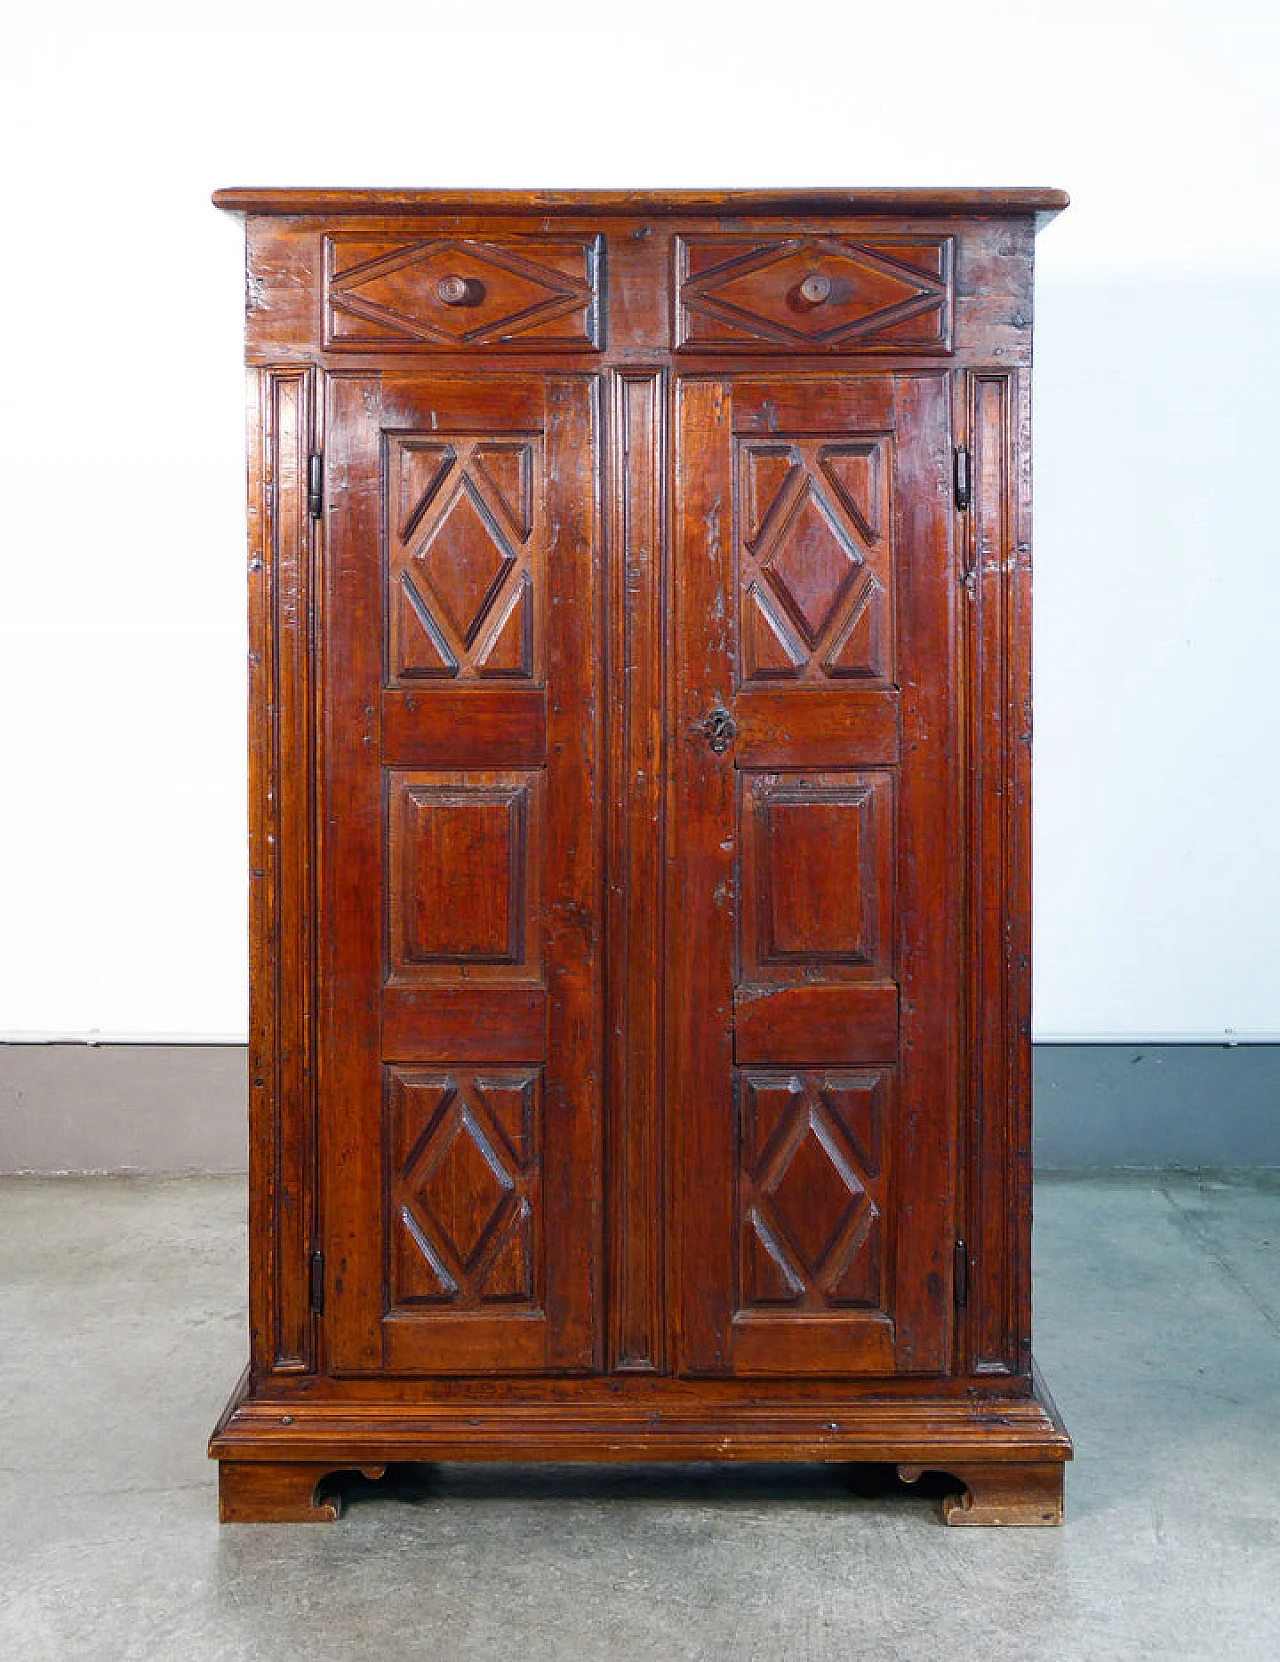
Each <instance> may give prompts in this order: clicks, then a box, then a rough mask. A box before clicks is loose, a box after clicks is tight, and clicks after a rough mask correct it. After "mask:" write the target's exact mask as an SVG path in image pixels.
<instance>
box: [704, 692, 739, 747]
mask: <svg viewBox="0 0 1280 1662" xmlns="http://www.w3.org/2000/svg"><path fill="white" fill-rule="evenodd" d="M702 731H703V732H704V733H705V734H706V735H707V743H708V744H709V745H710V746H711V748H712V750H714V751H715V753H716V755H717V756H722V755H723V754H724V752H725V751H726V750H728V748H729V746H730V745H731V744H732V743H733V736H734V734H735V733H736V732H737V731H738V724H737V722H735V721H734V719H733V717H732V716H731V715H730V714H729V712H728V710H726V709H725V707H724V705H723V704H716V705H715V706H713V708H712V709H710V710H709V711H708V712H707V715H706V719H705V720H704V721H703V723H702Z"/></svg>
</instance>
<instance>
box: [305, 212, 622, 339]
mask: <svg viewBox="0 0 1280 1662" xmlns="http://www.w3.org/2000/svg"><path fill="white" fill-rule="evenodd" d="M601 247H602V241H601V238H600V237H598V236H596V237H541V238H538V239H536V240H535V239H533V238H528V239H526V238H523V237H511V238H506V239H503V238H497V239H481V238H475V237H429V238H419V239H415V240H412V241H406V240H405V239H404V238H403V237H401V238H384V239H381V240H380V239H378V238H376V237H370V236H361V235H350V236H342V235H338V236H329V237H326V238H325V280H324V323H325V345H326V347H330V348H333V347H337V348H342V347H347V348H353V349H356V350H359V351H362V352H367V351H369V350H371V349H372V350H379V351H388V350H389V351H396V350H400V351H412V352H421V351H422V350H424V349H427V350H429V349H431V348H432V347H435V348H439V349H441V350H444V351H451V352H456V351H458V350H466V349H467V348H469V347H483V348H484V349H485V351H486V352H492V351H494V350H495V349H497V350H499V351H501V350H503V349H504V348H516V349H519V348H524V349H525V350H531V349H533V350H545V349H546V348H548V347H552V348H557V347H559V348H571V349H577V350H578V351H581V350H582V349H583V348H587V349H598V348H599V346H600V344H601V342H600V314H601V294H600V278H601V258H600V255H601Z"/></svg>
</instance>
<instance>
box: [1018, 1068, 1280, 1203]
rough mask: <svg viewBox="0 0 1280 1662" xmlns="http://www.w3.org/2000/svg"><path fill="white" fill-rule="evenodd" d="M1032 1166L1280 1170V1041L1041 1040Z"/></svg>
mask: <svg viewBox="0 0 1280 1662" xmlns="http://www.w3.org/2000/svg"><path fill="white" fill-rule="evenodd" d="M1033 1057H1034V1061H1033V1075H1032V1076H1033V1079H1034V1081H1035V1164H1036V1167H1037V1169H1038V1170H1041V1171H1090V1170H1101V1169H1105V1168H1113V1167H1117V1166H1135V1167H1153V1168H1167V1167H1170V1166H1174V1167H1180V1168H1184V1169H1188V1170H1190V1169H1204V1170H1219V1171H1221V1170H1233V1169H1236V1168H1244V1167H1250V1166H1267V1167H1269V1166H1280V1045H1274V1044H1249V1045H1244V1044H1240V1045H1233V1044H1222V1043H1219V1044H1156V1045H1141V1044H1138V1045H1135V1044H1105V1045H1088V1044H1051V1045H1046V1044H1038V1045H1036V1046H1035V1049H1034V1052H1033Z"/></svg>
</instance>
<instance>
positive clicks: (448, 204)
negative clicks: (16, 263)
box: [213, 186, 1070, 225]
mask: <svg viewBox="0 0 1280 1662" xmlns="http://www.w3.org/2000/svg"><path fill="white" fill-rule="evenodd" d="M213 201H214V205H215V206H216V207H219V208H227V209H229V210H230V211H231V212H233V213H244V214H294V215H320V216H324V217H326V218H327V217H331V216H332V215H335V214H387V213H393V214H414V213H423V214H429V213H454V214H456V213H472V214H490V213H520V212H524V213H528V212H530V211H531V210H532V211H533V212H535V213H543V214H547V215H552V214H565V215H582V214H590V215H597V214H629V215H636V214H641V215H647V216H657V215H660V214H707V213H710V214H716V215H717V216H720V217H722V218H729V217H743V218H752V217H755V216H759V215H767V214H840V215H844V214H874V215H878V216H885V215H898V214H902V215H914V216H917V217H922V216H927V215H935V214H936V215H947V214H1008V215H1024V216H1025V215H1027V214H1034V215H1035V216H1036V223H1037V224H1038V225H1039V224H1043V223H1044V222H1045V221H1047V220H1048V219H1050V218H1052V217H1053V215H1054V214H1056V213H1059V212H1061V210H1062V209H1063V208H1065V207H1066V206H1067V203H1068V202H1069V201H1070V198H1069V197H1068V196H1067V193H1066V192H1065V191H1061V190H1049V189H1047V188H1035V187H1030V188H1028V187H1023V188H1016V189H1009V190H996V189H981V190H972V189H954V188H951V187H946V186H937V187H929V188H921V187H914V188H912V189H904V190H889V189H881V190H832V189H826V188H823V189H814V190H537V191H518V190H312V189H309V188H305V187H303V188H291V189H272V188H270V187H265V188H262V189H253V188H246V187H240V186H236V187H233V188H232V189H229V190H219V191H215V192H214V197H213Z"/></svg>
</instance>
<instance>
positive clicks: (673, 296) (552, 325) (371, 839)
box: [211, 190, 1071, 1523]
mask: <svg viewBox="0 0 1280 1662" xmlns="http://www.w3.org/2000/svg"><path fill="white" fill-rule="evenodd" d="M215 200H216V201H217V203H218V205H219V206H220V207H223V208H226V209H231V210H233V211H235V212H237V213H240V214H242V215H243V216H244V217H245V221H246V229H247V237H248V269H247V305H248V321H247V351H248V363H249V406H250V415H249V433H250V490H249V525H250V533H249V584H250V605H251V654H250V662H251V670H250V679H251V689H250V690H251V746H252V758H251V768H252V774H251V799H252V826H251V869H252V988H253V1008H252V1036H251V1045H250V1079H251V1102H250V1136H251V1147H250V1158H251V1203H250V1205H251V1216H250V1234H251V1289H250V1294H251V1316H250V1327H251V1349H250V1361H249V1365H248V1368H247V1370H246V1372H245V1375H244V1378H243V1379H242V1381H241V1383H240V1385H239V1387H238V1388H237V1390H236V1392H235V1394H234V1396H233V1398H232V1400H231V1402H230V1404H229V1405H228V1408H227V1410H226V1413H225V1414H224V1416H223V1418H222V1420H221V1421H220V1423H219V1425H218V1427H217V1429H216V1431H215V1432H214V1435H213V1439H212V1443H211V1453H212V1454H213V1455H214V1457H216V1458H217V1459H218V1460H219V1461H220V1463H221V1465H220V1488H221V1497H222V1515H223V1517H224V1518H226V1519H228V1520H237V1519H301V1518H329V1517H333V1516H334V1515H335V1514H336V1505H335V1503H334V1501H333V1499H332V1498H326V1489H327V1488H328V1487H329V1486H330V1485H329V1480H330V1479H331V1477H332V1475H333V1474H335V1473H338V1472H341V1471H343V1470H349V1469H357V1468H358V1469H360V1470H364V1471H366V1472H374V1473H376V1472H377V1471H379V1470H380V1469H381V1468H383V1467H384V1466H385V1465H386V1464H387V1463H388V1462H392V1461H401V1460H415V1461H421V1460H503V1461H520V1460H547V1459H551V1460H602V1461H615V1460H707V1459H714V1460H753V1459H764V1460H821V1461H863V1460H869V1461H891V1462H895V1463H897V1465H898V1466H899V1468H900V1470H901V1471H902V1473H903V1475H904V1476H906V1477H909V1478H910V1477H914V1476H916V1475H918V1474H919V1473H920V1472H922V1471H925V1470H930V1471H940V1472H943V1473H947V1474H950V1475H951V1476H952V1477H954V1479H955V1480H956V1482H955V1484H954V1485H953V1487H954V1489H955V1493H954V1495H952V1496H951V1498H950V1499H948V1500H947V1501H945V1502H944V1515H945V1516H946V1517H947V1518H948V1519H949V1520H950V1521H951V1522H956V1523H978V1522H994V1523H1045V1522H1055V1521H1057V1520H1058V1518H1059V1517H1060V1516H1061V1503H1062V1472H1063V1462H1064V1460H1066V1459H1068V1458H1069V1456H1070V1451H1071V1450H1070V1443H1069V1441H1068V1438H1067V1436H1066V1433H1065V1432H1064V1430H1063V1428H1062V1425H1061V1423H1060V1421H1059V1420H1058V1418H1057V1416H1056V1414H1055V1412H1054V1409H1053V1407H1052V1404H1051V1402H1050V1401H1049V1398H1048V1396H1047V1395H1046V1393H1045V1391H1044V1389H1043V1387H1042V1385H1041V1384H1040V1382H1039V1380H1038V1377H1037V1375H1036V1373H1035V1369H1034V1367H1033V1363H1032V1358H1031V1340H1030V1296H1029V1295H1030V1288H1029V1269H1030V1262H1029V1253H1030V1218H1031V1209H1030V1189H1031V1172H1030V1146H1031V1144H1030V1123H1029V1089H1030V1086H1029V1043H1030V1038H1029V992H1030V981H1029V963H1028V953H1029V945H1030V937H1029V931H1028V914H1029V802H1028V785H1029V743H1030V708H1029V691H1030V677H1029V646H1030V618H1029V603H1030V472H1029V468H1030V450H1029V408H1030V405H1029V373H1030V358H1031V276H1032V242H1033V237H1034V233H1035V230H1036V226H1037V224H1038V223H1039V222H1042V221H1043V220H1044V219H1045V218H1047V217H1049V216H1050V215H1052V214H1053V213H1054V212H1055V211H1056V210H1058V209H1059V208H1061V207H1062V206H1063V205H1064V204H1065V201H1066V198H1065V197H1064V196H1063V195H1061V194H1060V193H1058V192H1055V191H1048V190H1010V191H988V190H954V191H953V190H937V191H934V190H930V191H903V192H897V191H862V192H843V191H834V190H814V191H798V192H792V193H776V194H771V193H756V192H652V193H650V192H583V193H573V192H557V193H546V194H536V195H529V194H515V193H497V192H475V193H465V192H458V191H420V192H419V191H406V192H379V191H321V190H297V191H285V190H229V191H223V192H221V193H219V195H218V196H217V197H216V198H215Z"/></svg>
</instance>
